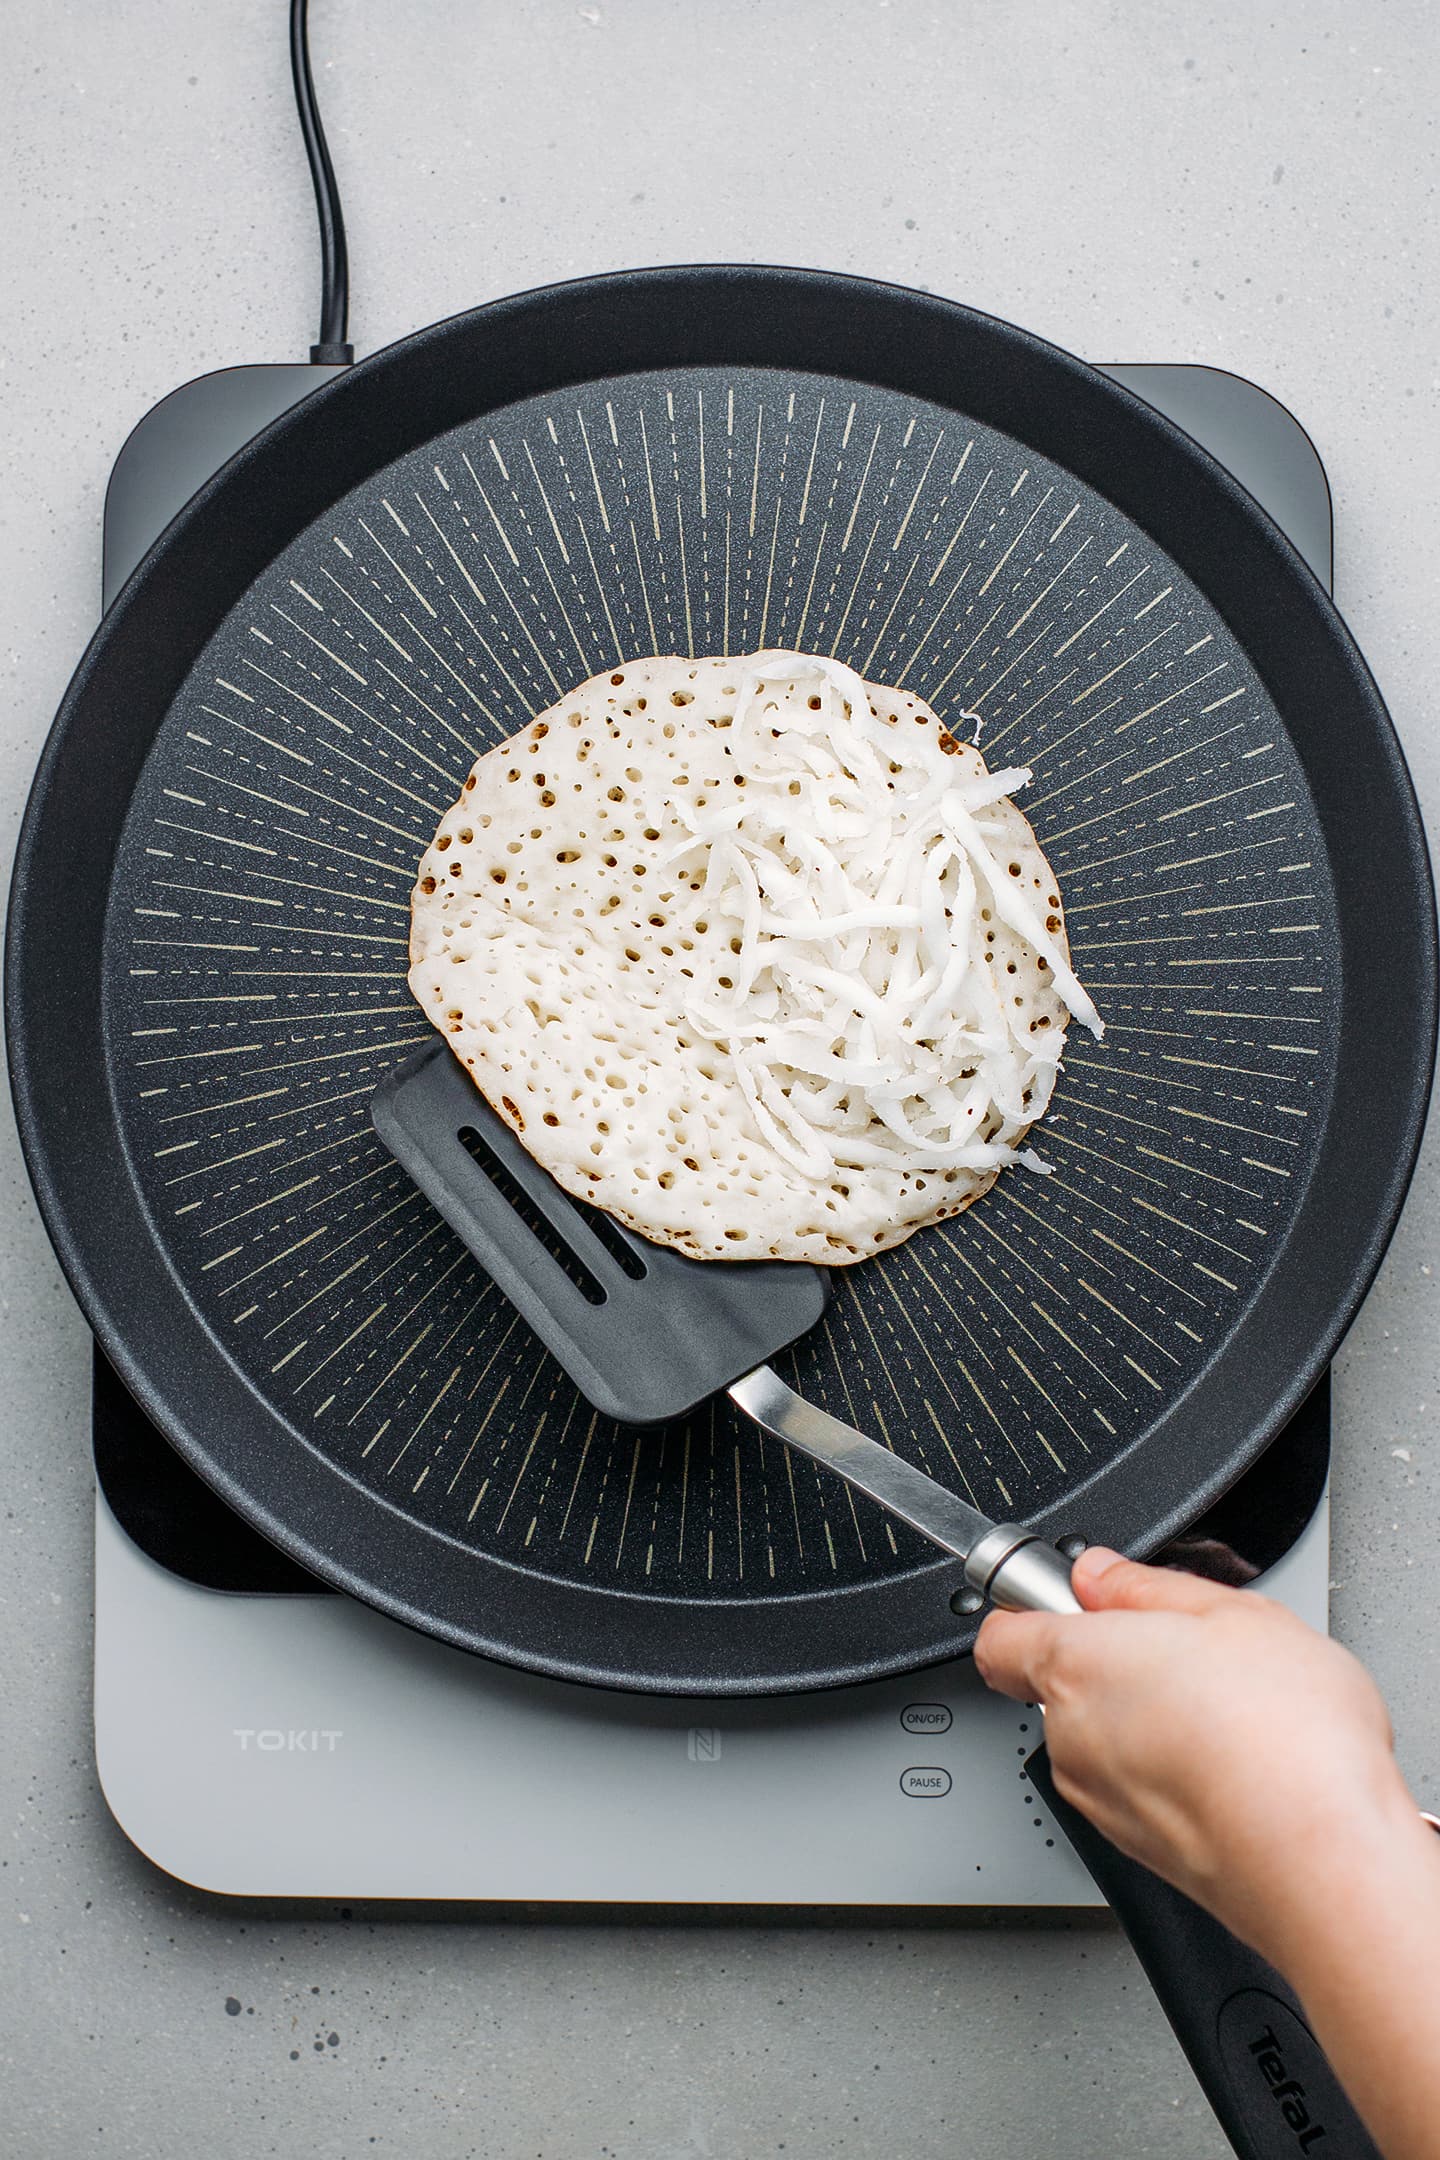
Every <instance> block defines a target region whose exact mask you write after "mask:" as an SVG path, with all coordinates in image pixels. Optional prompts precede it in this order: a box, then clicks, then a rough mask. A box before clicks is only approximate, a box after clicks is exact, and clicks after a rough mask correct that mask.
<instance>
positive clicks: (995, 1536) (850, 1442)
mask: <svg viewBox="0 0 1440 2160" xmlns="http://www.w3.org/2000/svg"><path fill="white" fill-rule="evenodd" d="M728 1393H729V1396H730V1400H731V1401H732V1402H733V1403H734V1404H735V1405H736V1407H737V1408H738V1409H740V1410H743V1411H744V1412H745V1415H746V1416H747V1417H748V1418H751V1419H753V1420H754V1422H755V1424H757V1425H758V1426H760V1428H761V1429H762V1431H764V1432H768V1433H772V1434H773V1435H774V1437H775V1438H776V1439H777V1440H784V1441H785V1442H786V1443H787V1444H788V1445H789V1446H790V1447H793V1448H798V1449H799V1451H800V1453H801V1454H802V1455H809V1456H811V1457H812V1458H813V1459H814V1460H815V1461H816V1462H819V1463H824V1464H825V1465H826V1467H827V1468H828V1469H831V1470H834V1471H836V1472H837V1473H838V1475H839V1476H841V1477H842V1478H844V1479H845V1482H846V1483H847V1484H848V1485H853V1486H854V1487H855V1490H856V1491H857V1492H863V1493H868V1494H869V1495H870V1498H871V1499H872V1500H878V1501H879V1502H880V1505H881V1506H882V1507H885V1508H888V1509H889V1510H890V1512H891V1514H892V1515H898V1516H900V1517H901V1518H902V1520H903V1521H905V1522H908V1523H909V1524H910V1526H911V1528H912V1529H914V1530H918V1531H919V1532H920V1534H921V1536H922V1537H927V1538H929V1540H930V1542H931V1543H932V1544H933V1545H938V1546H939V1547H940V1549H941V1551H942V1552H948V1553H954V1555H955V1557H956V1558H957V1559H959V1560H963V1561H964V1563H965V1579H966V1581H967V1582H968V1583H969V1584H970V1585H971V1587H972V1588H973V1589H975V1590H978V1591H979V1592H980V1593H981V1595H982V1596H984V1597H988V1598H989V1599H990V1600H991V1602H992V1603H993V1604H996V1605H999V1606H1002V1607H1003V1608H1004V1609H1005V1610H1006V1611H1009V1612H1056V1613H1074V1612H1079V1611H1080V1603H1079V1600H1078V1599H1077V1598H1076V1596H1075V1593H1074V1591H1073V1590H1072V1589H1071V1587H1070V1562H1069V1561H1068V1560H1067V1559H1066V1558H1065V1556H1064V1554H1063V1553H1061V1552H1057V1551H1056V1549H1055V1547H1054V1546H1053V1545H1047V1544H1046V1542H1045V1540H1044V1539H1043V1538H1039V1537H1036V1536H1035V1535H1034V1533H1033V1532H1032V1531H1029V1530H1022V1529H1021V1528H1019V1526H1018V1525H1017V1524H1015V1523H992V1522H991V1521H990V1519H989V1517H988V1516H986V1515H982V1514H981V1513H980V1511H979V1509H978V1508H972V1507H970V1506H968V1505H967V1503H966V1502H965V1501H963V1500H961V1499H959V1498H958V1497H957V1496H956V1495H955V1494H954V1493H952V1492H951V1491H950V1490H949V1488H948V1487H947V1486H944V1485H940V1484H937V1482H936V1481H935V1479H934V1478H931V1477H927V1476H926V1475H925V1473H924V1471H923V1470H917V1469H916V1468H915V1467H914V1465H913V1464H912V1463H908V1462H906V1461H904V1460H903V1458H902V1457H900V1456H899V1455H895V1454H893V1453H892V1452H891V1450H890V1449H889V1448H887V1447H881V1445H880V1443H879V1441H878V1440H871V1439H869V1438H868V1437H867V1436H866V1434H864V1433H862V1432H857V1431H856V1430H855V1428H854V1426H853V1425H845V1424H842V1423H841V1421H840V1419H839V1418H834V1417H831V1415H830V1413H829V1411H828V1410H822V1409H820V1408H819V1406H818V1405H817V1404H815V1403H811V1402H806V1400H805V1398H804V1396H803V1395H797V1394H796V1393H795V1390H794V1389H793V1388H791V1387H787V1386H786V1384H785V1382H784V1381H783V1380H782V1379H781V1378H780V1376H779V1374H778V1373H775V1372H772V1371H771V1369H770V1367H769V1366H768V1365H757V1366H756V1368H755V1370H754V1371H753V1372H748V1373H746V1374H745V1376H744V1378H743V1379H740V1380H736V1381H735V1382H734V1383H733V1385H732V1386H731V1387H730V1389H729V1390H728Z"/></svg>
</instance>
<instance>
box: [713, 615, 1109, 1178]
mask: <svg viewBox="0 0 1440 2160" xmlns="http://www.w3.org/2000/svg"><path fill="white" fill-rule="evenodd" d="M796 683H803V684H809V683H813V684H814V685H815V692H816V694H815V695H813V696H812V697H810V698H809V699H808V700H806V702H805V703H804V704H803V705H801V706H800V707H799V708H798V709H797V707H796V705H795V702H794V701H793V700H791V701H787V703H786V706H785V709H784V711H783V713H782V711H781V706H780V702H779V700H778V699H777V698H776V697H774V696H773V695H770V694H769V693H771V692H772V691H774V690H775V689H776V688H777V687H778V686H780V685H785V684H796ZM726 749H727V753H728V755H729V757H730V758H731V759H732V760H733V762H734V765H735V769H736V771H737V773H740V774H743V777H744V782H745V793H744V797H743V800H741V801H740V802H727V803H724V804H723V805H722V806H721V807H719V808H716V809H711V810H707V811H705V812H701V813H699V814H695V813H693V812H692V811H691V810H690V809H689V808H688V806H680V807H679V813H678V814H679V816H680V819H681V822H682V823H683V824H684V825H685V827H686V829H687V832H688V833H689V835H690V838H689V839H688V840H687V841H684V842H682V843H681V844H680V845H679V846H678V847H677V848H675V849H674V850H673V851H672V856H673V859H674V860H675V861H676V862H677V863H678V864H679V865H680V866H681V867H682V868H683V867H686V866H698V867H701V868H703V870H704V875H705V886H704V890H705V898H706V901H707V903H708V904H709V905H710V906H712V907H715V908H717V909H719V910H720V911H722V912H723V913H727V914H729V915H731V916H733V917H734V918H735V919H736V920H737V922H738V923H739V925H740V950H739V953H738V955H735V956H734V958H733V962H732V961H730V960H726V961H725V962H724V963H723V968H722V961H721V960H720V959H712V960H711V962H710V965H709V967H708V969H707V970H706V975H705V979H704V980H703V981H698V982H697V984H696V987H695V992H694V994H693V995H692V996H690V997H688V998H687V999H686V1003H685V1017H686V1019H687V1020H688V1022H689V1023H690V1025H691V1027H693V1028H694V1029H695V1031H696V1033H697V1034H699V1035H702V1036H704V1037H705V1038H706V1039H707V1040H708V1041H710V1042H712V1043H714V1044H716V1045H717V1046H718V1047H720V1048H722V1049H724V1050H725V1051H727V1052H728V1053H729V1055H730V1056H731V1057H732V1058H733V1059H734V1061H735V1070H736V1075H737V1078H738V1079H739V1082H740V1085H741V1087H742V1089H743V1090H744V1093H745V1099H746V1101H747V1102H748V1103H749V1105H750V1109H751V1113H752V1115H753V1116H754V1118H755V1122H756V1124H757V1125H758V1127H759V1128H760V1130H761V1132H763V1133H764V1135H765V1137H766V1139H767V1140H768V1141H769V1142H770V1144H771V1146H772V1147H773V1148H774V1149H775V1151H776V1153H777V1154H778V1155H781V1156H783V1158H784V1159H785V1161H786V1162H788V1163H791V1164H792V1165H793V1166H794V1168H795V1169H797V1170H798V1171H800V1172H801V1174H802V1175H803V1176H806V1177H811V1178H828V1177H830V1176H831V1175H832V1174H833V1173H834V1172H835V1171H836V1170H837V1169H841V1168H846V1167H851V1168H858V1167H861V1166H867V1165H868V1166H874V1165H877V1164H882V1163H888V1164H893V1165H894V1167H896V1168H898V1169H905V1170H911V1171H918V1170H943V1169H947V1168H950V1167H951V1166H960V1167H963V1168H965V1169H970V1170H993V1169H996V1168H998V1167H999V1166H1000V1165H1001V1164H1004V1163H1008V1162H1013V1161H1015V1160H1017V1158H1018V1159H1020V1160H1022V1161H1025V1162H1026V1163H1027V1164H1028V1165H1029V1167H1031V1168H1032V1169H1037V1170H1043V1169H1044V1168H1045V1167H1046V1165H1045V1164H1044V1163H1043V1162H1041V1160H1040V1158H1039V1157H1038V1156H1036V1155H1035V1154H1034V1153H1033V1152H1032V1151H1030V1150H1028V1149H1025V1150H1017V1149H1015V1148H1014V1147H1011V1146H1008V1145H1006V1144H1005V1143H1003V1142H999V1141H994V1140H982V1139H980V1138H978V1137H977V1135H978V1134H979V1133H980V1132H981V1130H982V1128H983V1127H984V1126H985V1123H986V1120H987V1117H988V1115H989V1113H990V1112H991V1110H992V1109H998V1110H999V1111H1000V1112H1001V1113H1002V1114H1003V1116H1004V1117H1005V1118H1006V1119H1007V1120H1010V1121H1013V1122H1015V1123H1017V1124H1024V1123H1025V1122H1026V1121H1027V1101H1028V1098H1027V1096H1026V1090H1027V1088H1030V1087H1031V1086H1032V1084H1033V1083H1034V1082H1035V1080H1036V1079H1037V1078H1040V1079H1042V1080H1043V1083H1044V1087H1045V1093H1046V1095H1047V1096H1048V1094H1049V1091H1050V1087H1051V1085H1052V1084H1053V1080H1054V1072H1055V1067H1056V1064H1057V1062H1058V1060H1059V1055H1060V1050H1061V1047H1062V1038H1061V1037H1060V1036H1059V1034H1058V1031H1056V1030H1050V1031H1048V1033H1047V1034H1046V1036H1045V1037H1044V1038H1043V1039H1042V1040H1041V1041H1039V1042H1038V1043H1037V1042H1036V1040H1035V1038H1034V1036H1033V1035H1027V1034H1025V1033H1024V1032H1023V1030H1024V1029H1025V1027H1026V1017H1025V1016H1024V1013H1023V1008H1022V1010H1021V1012H1020V1013H1017V1011H1016V1008H1015V1006H1014V1005H1013V1003H1012V1004H1007V1003H1006V1002H1005V1001H1003V1000H1002V999H1001V997H1000V996H999V995H998V994H997V992H996V988H995V983H994V980H993V974H992V970H991V969H990V968H989V967H987V965H986V963H985V960H984V956H983V947H982V946H981V944H980V941H979V940H977V938H976V936H975V922H976V917H977V913H978V910H979V908H980V906H981V905H983V904H984V901H988V902H989V904H990V907H991V909H992V910H993V912H994V913H995V914H996V915H998V916H999V917H1000V919H1001V921H1002V922H1005V923H1007V924H1008V925H1009V926H1010V928H1011V929H1012V930H1014V931H1015V932H1016V933H1017V934H1018V935H1019V936H1020V937H1022V938H1023V939H1024V940H1025V942H1026V944H1027V945H1029V946H1030V947H1031V948H1032V950H1033V951H1034V952H1035V953H1036V954H1038V955H1039V956H1040V957H1041V958H1043V959H1044V961H1045V962H1046V963H1047V965H1048V967H1049V969H1050V971H1051V976H1052V979H1053V981H1054V984H1055V988H1056V989H1057V990H1058V992H1059V993H1060V996H1061V998H1062V999H1063V1000H1064V1003H1065V1006H1066V1008H1067V1010H1068V1011H1069V1012H1070V1013H1071V1014H1072V1015H1073V1016H1074V1018H1076V1019H1077V1020H1081V1021H1083V1022H1084V1024H1085V1025H1086V1026H1087V1027H1088V1028H1089V1029H1090V1030H1091V1031H1092V1033H1094V1034H1095V1035H1099V1034H1100V1033H1101V1029H1102V1022H1101V1020H1100V1016H1099V1014H1098V1013H1097V1012H1096V1010H1095V1007H1094V1005H1093V1004H1092V1003H1091V1000H1090V998H1089V997H1088V996H1087V995H1086V993H1085V991H1084V990H1083V989H1082V988H1081V986H1080V984H1079V982H1078V981H1077V980H1076V978H1075V976H1074V974H1073V973H1072V971H1071V969H1070V965H1069V962H1068V960H1067V958H1066V955H1065V952H1064V950H1063V948H1062V947H1061V945H1060V944H1059V942H1058V941H1057V939H1056V937H1055V936H1054V935H1053V934H1052V933H1051V932H1050V931H1048V930H1047V929H1046V928H1045V926H1044V923H1043V921H1042V920H1041V918H1040V916H1039V915H1038V914H1037V912H1036V910H1035V908H1034V907H1033V906H1032V905H1031V903H1030V902H1029V900H1028V899H1027V898H1026V896H1025V894H1024V893H1023V892H1022V891H1021V890H1020V888H1019V885H1018V882H1017V879H1016V877H1014V876H1012V875H1011V874H1010V873H1009V871H1008V869H1007V867H1006V865H1005V863H1004V862H1002V861H997V859H996V856H995V853H994V851H993V845H992V843H993V842H994V841H995V840H997V839H998V838H999V837H1000V836H999V835H997V834H995V832H994V830H993V827H992V828H989V829H987V824H986V820H985V817H984V813H985V811H986V810H987V809H989V808H991V807H992V806H993V805H994V804H996V803H998V802H1001V801H1003V800H1005V799H1006V798H1007V797H1008V796H1010V795H1012V794H1013V793H1014V791H1015V790H1016V789H1017V788H1021V787H1024V786H1026V785H1027V784H1028V783H1029V781H1030V778H1031V774H1030V772H1029V770H1028V769H1027V768H1024V767H1012V768H1008V769H1006V770H1004V771H1001V772H996V773H985V774H984V775H983V776H982V777H980V778H966V777H964V776H963V775H960V774H957V773H956V772H955V770H954V766H953V762H952V760H951V758H950V757H949V756H947V755H946V754H945V752H944V751H943V750H942V749H941V747H940V743H939V741H938V740H937V738H936V736H935V735H934V734H933V733H931V732H930V731H929V730H927V731H926V732H925V733H924V734H923V735H922V734H912V733H905V734H902V735H900V736H899V738H898V740H897V737H896V734H895V732H894V731H893V730H892V729H891V728H890V727H888V726H887V725H886V724H885V723H884V722H883V721H881V720H880V719H878V718H877V716H876V714H875V712H874V710H873V708H872V706H871V703H870V697H869V693H868V691H867V689H866V686H865V684H864V682H863V681H862V680H861V678H860V677H859V676H858V675H857V674H856V673H855V672H854V670H853V669H851V668H848V667H845V666H843V665H842V664H841V663H840V662H839V661H837V660H829V659H825V658H822V657H820V656H818V655H811V654H801V653H786V652H766V653H757V654H756V655H755V657H754V658H753V659H751V660H749V661H747V662H746V663H745V664H744V666H743V668H742V669H741V670H740V671H739V690H738V695H737V698H736V704H735V714H734V718H733V720H732V722H731V729H730V735H729V740H728V742H727V744H726ZM982 896H983V897H982Z"/></svg>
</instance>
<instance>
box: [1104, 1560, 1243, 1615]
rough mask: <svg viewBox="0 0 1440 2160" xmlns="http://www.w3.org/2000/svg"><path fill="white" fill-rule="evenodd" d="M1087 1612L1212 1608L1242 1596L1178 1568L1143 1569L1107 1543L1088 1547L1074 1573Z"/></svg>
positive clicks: (1184, 1611)
mask: <svg viewBox="0 0 1440 2160" xmlns="http://www.w3.org/2000/svg"><path fill="white" fill-rule="evenodd" d="M1070 1581H1071V1584H1072V1586H1073V1588H1074V1591H1075V1595H1076V1597H1078V1598H1079V1600H1080V1603H1081V1604H1082V1605H1083V1606H1084V1607H1085V1609H1086V1611H1087V1612H1177V1613H1208V1612H1214V1611H1216V1610H1217V1609H1218V1608H1219V1607H1221V1606H1223V1605H1224V1604H1226V1603H1227V1602H1228V1600H1229V1599H1231V1598H1236V1597H1239V1596H1240V1595H1241V1592H1240V1591H1238V1590H1231V1589H1227V1588H1226V1587H1225V1585H1224V1584H1223V1583H1212V1582H1206V1581H1205V1579H1204V1577H1203V1576H1200V1575H1187V1574H1184V1573H1183V1572H1182V1571H1181V1570H1180V1569H1178V1568H1158V1567H1145V1566H1143V1565H1142V1564H1141V1563H1140V1561H1138V1560H1126V1559H1123V1558H1122V1557H1121V1555H1120V1554H1119V1553H1116V1552H1111V1551H1110V1550H1109V1548H1108V1547H1107V1546H1104V1545H1090V1546H1087V1548H1086V1550H1085V1551H1084V1552H1083V1553H1081V1555H1080V1557H1079V1558H1078V1559H1077V1561H1076V1562H1075V1566H1074V1569H1073V1571H1072V1573H1071V1577H1070Z"/></svg>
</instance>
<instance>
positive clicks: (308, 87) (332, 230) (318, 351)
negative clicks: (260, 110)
mask: <svg viewBox="0 0 1440 2160" xmlns="http://www.w3.org/2000/svg"><path fill="white" fill-rule="evenodd" d="M309 12H310V11H309V7H308V5H307V0H290V73H291V75H292V76H293V77H294V81H295V109H296V111H297V112H298V113H299V115H300V132H301V134H302V135H303V136H304V138H305V155H306V157H307V158H308V159H309V160H310V177H311V179H312V180H313V181H314V183H315V208H316V210H317V211H318V212H319V215H320V337H319V341H318V343H316V344H314V345H312V346H311V348H310V361H311V365H312V366H314V367H324V366H327V365H329V366H332V367H349V365H350V363H351V362H352V360H353V359H354V358H355V348H354V346H353V345H351V344H350V343H349V341H348V339H347V337H346V334H345V333H346V331H347V330H348V328H349V318H350V258H349V255H348V254H347V253H346V249H345V213H344V212H343V210H342V209H341V207H340V190H339V188H338V187H337V186H336V184H335V168H334V166H333V165H332V164H331V163H330V152H329V149H328V147H327V146H326V142H325V130H324V128H323V127H322V126H321V125H320V112H319V108H318V106H317V105H316V103H315V84H314V81H313V79H312V77H311V74H310V37H309V20H308V18H309Z"/></svg>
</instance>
